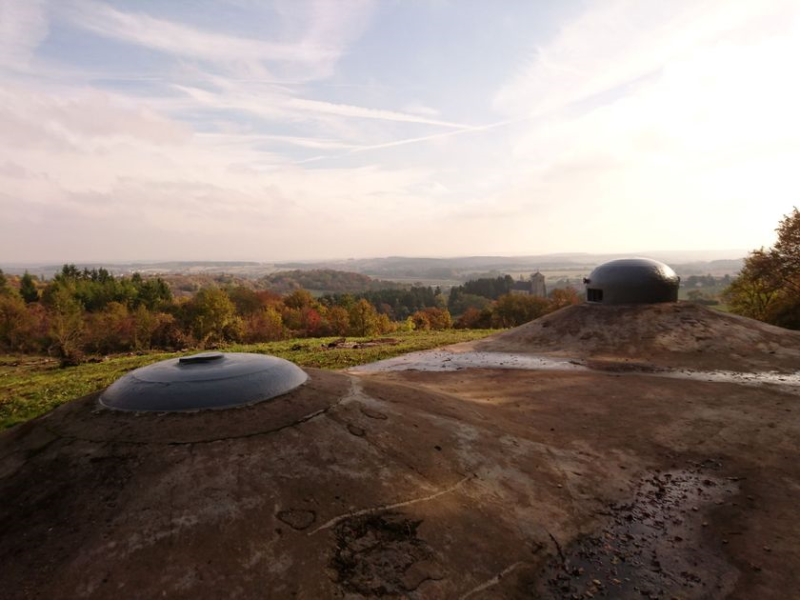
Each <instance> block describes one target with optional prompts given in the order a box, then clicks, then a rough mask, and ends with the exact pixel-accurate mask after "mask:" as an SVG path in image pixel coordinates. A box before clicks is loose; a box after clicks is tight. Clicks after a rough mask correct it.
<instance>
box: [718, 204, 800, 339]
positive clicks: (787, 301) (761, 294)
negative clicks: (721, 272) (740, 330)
mask: <svg viewBox="0 0 800 600" xmlns="http://www.w3.org/2000/svg"><path fill="white" fill-rule="evenodd" d="M776 231H777V233H778V240H777V242H776V243H775V245H774V246H772V247H770V248H766V249H765V248H761V249H759V250H754V251H753V252H751V253H750V255H749V256H748V257H747V258H746V259H745V261H744V267H743V268H742V270H741V272H740V273H739V275H738V277H736V279H735V280H733V282H732V283H731V285H730V286H729V287H728V288H727V289H726V290H725V292H724V294H723V298H724V299H725V301H726V302H727V303H728V304H729V306H730V309H731V311H732V312H734V313H737V314H740V315H743V316H745V317H750V318H752V319H758V320H760V321H765V322H767V323H771V324H773V325H778V326H780V327H786V328H788V329H800V211H798V210H797V208H795V209H794V210H793V211H792V212H791V213H790V214H788V215H785V216H784V218H783V219H782V220H781V221H780V223H779V224H778V228H777V229H776Z"/></svg>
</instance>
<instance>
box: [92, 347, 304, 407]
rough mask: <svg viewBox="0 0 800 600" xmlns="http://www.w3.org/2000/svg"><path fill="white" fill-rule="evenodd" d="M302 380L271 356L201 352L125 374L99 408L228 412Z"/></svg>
mask: <svg viewBox="0 0 800 600" xmlns="http://www.w3.org/2000/svg"><path fill="white" fill-rule="evenodd" d="M307 379H308V375H306V373H305V371H303V370H302V369H301V368H300V367H298V366H297V365H295V364H294V363H292V362H289V361H288V360H284V359H282V358H278V357H276V356H267V355H264V354H246V353H237V352H229V353H220V352H203V353H200V354H195V355H192V356H184V357H181V358H172V359H169V360H164V361H161V362H157V363H155V364H152V365H148V366H146V367H142V368H139V369H136V370H134V371H131V372H130V373H128V374H126V375H124V376H123V377H121V378H120V379H118V380H117V381H115V382H114V383H112V384H111V385H110V386H108V388H106V389H105V391H103V393H102V394H101V395H100V399H99V403H100V404H101V405H102V406H104V407H106V408H111V409H116V410H125V411H151V412H153V411H154V412H178V411H193V410H205V409H220V408H231V407H234V406H243V405H247V404H253V403H255V402H262V401H264V400H269V399H271V398H275V397H276V396H280V395H282V394H285V393H287V392H290V391H292V390H293V389H295V388H297V387H298V386H300V385H302V384H303V383H305V382H306V380H307Z"/></svg>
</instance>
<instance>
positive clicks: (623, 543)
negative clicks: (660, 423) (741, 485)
mask: <svg viewBox="0 0 800 600" xmlns="http://www.w3.org/2000/svg"><path fill="white" fill-rule="evenodd" d="M713 466H714V463H711V462H710V461H709V462H707V463H704V464H702V465H696V466H694V467H690V468H689V469H684V470H673V471H667V472H663V473H655V474H652V475H650V476H648V477H646V478H644V479H643V480H642V481H641V482H640V483H639V485H638V487H637V489H636V493H635V496H634V497H633V499H632V500H631V501H630V502H628V503H622V504H614V505H611V506H609V509H608V513H607V517H608V522H607V525H606V526H605V527H603V528H602V530H600V531H599V532H597V533H595V534H591V535H588V536H585V537H583V538H581V539H579V540H578V541H577V542H576V543H575V544H573V545H572V546H571V547H568V548H566V549H563V550H562V548H561V547H560V545H559V544H558V541H557V540H556V539H555V538H553V542H554V545H555V546H556V553H555V554H556V555H555V557H554V558H553V559H552V560H551V561H550V563H549V564H548V565H547V566H546V568H545V570H544V572H543V573H542V574H541V576H540V578H538V580H539V584H538V586H537V588H538V589H537V590H536V591H538V593H539V595H540V596H541V597H542V598H544V599H553V600H554V599H557V600H563V599H569V600H584V599H588V598H619V599H621V600H624V599H628V598H637V599H642V598H668V599H670V598H680V599H681V600H692V599H698V600H699V599H711V598H724V597H726V596H727V595H728V594H729V593H730V592H731V591H732V590H733V589H734V586H735V583H736V580H737V578H738V571H737V569H736V568H735V567H733V566H732V565H731V564H729V563H728V562H726V561H725V559H724V558H723V556H724V554H723V551H722V548H723V546H724V543H725V540H723V539H715V538H714V536H713V535H712V534H711V533H710V532H709V529H708V528H707V525H708V523H707V519H708V518H709V517H708V515H707V513H708V511H709V510H710V509H711V508H713V506H714V505H716V504H721V503H723V502H725V501H726V500H730V499H731V498H733V497H734V496H735V494H736V493H737V491H738V488H737V485H736V483H735V482H734V481H730V480H727V479H724V478H721V477H718V476H715V474H713V473H711V472H710V471H711V469H710V468H709V467H712V468H713ZM532 591H533V590H532Z"/></svg>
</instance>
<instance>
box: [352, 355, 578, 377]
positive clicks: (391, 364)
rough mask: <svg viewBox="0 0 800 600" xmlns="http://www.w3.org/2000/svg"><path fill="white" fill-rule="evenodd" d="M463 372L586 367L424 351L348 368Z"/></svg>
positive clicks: (538, 359) (529, 357)
mask: <svg viewBox="0 0 800 600" xmlns="http://www.w3.org/2000/svg"><path fill="white" fill-rule="evenodd" d="M461 369H522V370H546V371H566V370H583V371H585V370H587V368H586V366H585V365H582V364H577V363H575V362H571V361H569V360H567V359H558V358H546V357H543V356H535V355H532V354H513V353H510V352H449V351H447V350H425V351H423V352H411V353H409V354H404V355H402V356H396V357H394V358H389V359H386V360H381V361H378V362H374V363H369V364H366V365H360V366H358V367H353V368H352V369H349V372H350V373H376V372H382V371H459V370H461Z"/></svg>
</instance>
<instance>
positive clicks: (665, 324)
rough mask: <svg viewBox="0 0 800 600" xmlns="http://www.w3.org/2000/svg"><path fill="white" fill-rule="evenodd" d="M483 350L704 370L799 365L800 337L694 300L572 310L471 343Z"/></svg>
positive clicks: (780, 368) (793, 367) (772, 368)
mask: <svg viewBox="0 0 800 600" xmlns="http://www.w3.org/2000/svg"><path fill="white" fill-rule="evenodd" d="M469 346H470V348H471V349H474V350H477V351H483V352H522V353H535V354H543V355H551V356H562V357H572V358H580V359H588V360H594V361H595V366H602V365H603V363H606V366H608V367H609V368H612V369H613V368H614V365H617V366H618V367H619V368H623V367H622V366H621V365H624V363H626V362H627V363H630V362H635V363H636V364H639V365H642V366H644V365H654V366H658V367H662V366H664V367H687V368H693V369H703V370H718V369H722V370H731V371H781V372H794V371H797V370H798V368H800V332H795V331H789V330H787V329H781V328H780V327H774V326H772V325H767V324H766V323H761V322H759V321H754V320H752V319H747V318H745V317H740V316H737V315H731V314H727V313H723V312H719V311H715V310H711V309H708V308H706V307H704V306H701V305H698V304H693V303H685V302H678V303H664V304H641V305H617V306H598V305H590V304H579V305H576V306H569V307H567V308H563V309H561V310H559V311H556V312H554V313H552V314H549V315H546V316H544V317H542V318H540V319H536V320H535V321H531V322H530V323H527V324H525V325H522V326H520V327H517V328H515V329H512V330H511V331H507V332H504V333H501V334H498V335H496V336H492V337H489V338H485V339H484V340H481V341H479V342H472V343H470V344H469Z"/></svg>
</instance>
